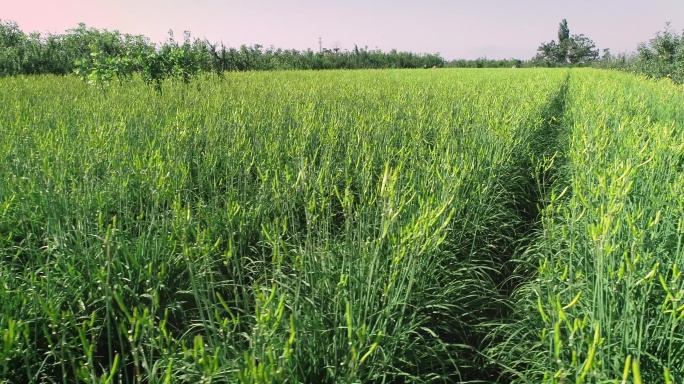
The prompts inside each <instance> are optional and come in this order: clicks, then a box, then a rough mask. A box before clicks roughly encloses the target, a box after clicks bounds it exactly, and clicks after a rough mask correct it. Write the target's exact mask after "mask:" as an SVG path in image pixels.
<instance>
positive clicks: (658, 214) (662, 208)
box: [491, 70, 684, 383]
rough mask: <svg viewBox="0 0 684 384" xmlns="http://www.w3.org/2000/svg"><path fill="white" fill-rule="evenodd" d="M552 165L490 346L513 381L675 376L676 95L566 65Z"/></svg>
mask: <svg viewBox="0 0 684 384" xmlns="http://www.w3.org/2000/svg"><path fill="white" fill-rule="evenodd" d="M567 95H568V96H567V101H566V104H565V108H564V115H563V119H562V126H563V127H565V129H564V131H565V135H567V148H566V149H565V152H564V156H563V157H562V161H561V162H559V163H557V164H556V168H557V173H558V174H560V175H562V177H559V178H557V179H556V181H555V184H554V186H553V188H552V190H551V191H550V193H549V194H548V196H547V199H546V202H545V208H544V210H543V212H542V229H541V231H540V232H539V235H538V239H537V241H535V244H534V246H533V247H531V248H530V249H529V250H528V252H527V253H526V256H525V257H524V258H523V260H521V264H520V266H521V269H523V268H524V267H527V268H529V269H532V268H534V269H536V272H535V273H534V277H535V278H534V279H533V280H532V281H529V282H528V283H527V284H525V285H523V287H521V288H520V289H518V291H517V294H516V297H517V301H516V305H515V311H516V313H517V315H516V316H517V318H518V319H520V320H519V322H514V323H511V324H508V325H506V326H504V327H502V328H500V329H499V332H500V333H502V334H504V335H506V336H505V338H506V342H503V343H501V344H499V345H497V346H495V347H494V348H492V349H491V351H492V356H493V357H494V358H495V359H497V360H498V361H499V362H501V363H502V364H503V365H505V366H506V367H507V368H508V370H509V373H510V377H511V378H512V379H513V381H514V382H528V383H537V382H548V383H568V382H573V383H589V382H591V383H618V382H622V383H627V382H634V383H640V382H643V383H656V382H665V383H677V382H681V381H682V380H684V338H682V331H683V330H682V326H683V325H684V322H683V319H684V316H682V315H683V312H682V309H683V308H684V307H682V298H683V297H684V285H683V280H682V277H681V268H682V266H683V265H684V264H683V263H684V250H683V249H682V240H683V239H684V238H683V236H684V232H683V228H682V225H683V221H684V212H683V211H682V207H683V206H684V198H683V197H682V196H684V190H683V188H684V178H683V173H682V159H683V157H682V156H683V155H684V135H683V134H682V129H683V128H684V114H683V113H682V110H681V105H682V102H684V94H683V93H682V90H681V88H677V87H675V86H673V85H672V84H671V83H668V82H661V83H652V82H649V81H647V80H644V79H642V78H637V77H635V76H632V75H627V74H620V73H614V72H602V71H596V70H573V71H572V74H571V80H570V83H569V89H568V93H567Z"/></svg>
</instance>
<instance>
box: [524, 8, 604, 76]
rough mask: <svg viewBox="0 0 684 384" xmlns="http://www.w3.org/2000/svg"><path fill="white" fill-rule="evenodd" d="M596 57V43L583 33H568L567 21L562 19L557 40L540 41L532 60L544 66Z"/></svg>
mask: <svg viewBox="0 0 684 384" xmlns="http://www.w3.org/2000/svg"><path fill="white" fill-rule="evenodd" d="M598 57H599V51H598V49H596V44H594V42H593V41H592V40H591V39H590V38H588V37H587V36H585V35H583V34H580V35H570V29H569V27H568V22H567V20H566V19H563V20H562V21H561V22H560V24H559V27H558V42H556V41H555V40H551V42H549V43H542V44H541V45H540V46H539V48H537V55H536V56H535V57H534V58H533V59H532V61H534V62H537V63H541V64H543V65H546V66H556V65H565V64H583V63H588V62H591V61H594V60H596V59H598Z"/></svg>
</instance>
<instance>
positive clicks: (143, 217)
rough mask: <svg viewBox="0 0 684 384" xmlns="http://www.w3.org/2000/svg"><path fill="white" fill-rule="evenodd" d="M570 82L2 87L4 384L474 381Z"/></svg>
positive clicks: (388, 77) (411, 75) (14, 83)
mask: <svg viewBox="0 0 684 384" xmlns="http://www.w3.org/2000/svg"><path fill="white" fill-rule="evenodd" d="M564 79H565V72H560V71H541V70H540V71H508V70H506V71H499V72H484V71H483V72H480V71H383V72H378V71H363V72H353V73H347V72H334V73H301V72H282V73H259V74H255V73H240V74H231V75H229V76H226V79H225V81H223V82H218V81H215V79H211V78H207V79H205V80H203V81H200V82H199V83H198V84H197V85H196V87H195V86H192V87H187V86H182V85H174V84H164V88H165V89H164V93H163V94H162V95H159V94H157V93H156V92H154V91H153V90H150V89H147V88H146V87H144V86H143V85H142V84H140V83H139V82H134V83H133V84H132V85H128V86H124V87H119V86H112V87H111V88H109V89H105V90H98V89H90V88H87V87H86V86H85V85H84V84H82V83H80V82H79V81H78V80H77V79H72V78H55V77H31V78H29V77H18V78H13V79H2V81H1V82H0V88H1V89H2V90H3V91H2V92H1V93H0V136H2V138H3V139H2V140H1V141H0V153H2V154H4V155H3V156H2V157H0V177H1V179H2V180H3V181H4V182H3V183H0V281H2V284H1V285H0V308H1V312H0V315H1V316H0V333H2V337H3V342H2V348H0V380H5V381H10V382H38V381H44V382H63V383H70V382H75V381H83V382H91V383H95V382H103V383H107V382H132V383H136V382H138V383H143V382H144V383H169V382H193V383H195V382H226V381H228V382H245V383H247V382H262V383H265V382H398V381H401V382H427V381H442V382H444V381H452V382H453V381H460V380H466V379H472V378H475V377H480V378H485V377H484V376H487V375H489V373H487V372H486V370H484V371H483V367H484V365H483V364H486V363H483V360H482V356H481V355H479V354H477V353H475V352H474V351H475V350H476V349H478V348H480V347H482V342H483V340H485V336H486V335H487V334H488V333H490V332H491V330H492V329H493V328H494V327H496V326H498V325H499V323H500V322H501V321H502V320H501V318H502V317H503V316H505V315H506V313H507V312H508V311H509V310H510V308H509V305H508V301H507V299H506V296H507V292H506V291H505V289H504V288H502V287H503V286H504V285H505V284H503V283H504V281H503V280H504V278H505V276H504V273H503V272H502V271H501V270H500V269H501V266H502V265H503V263H504V262H506V261H507V260H508V259H509V258H510V257H511V256H512V255H513V254H514V253H515V249H516V248H517V247H519V245H520V242H519V240H518V238H519V237H520V236H521V230H520V228H523V227H525V226H529V221H530V220H532V219H534V213H533V212H531V211H530V208H529V207H530V206H531V205H533V203H534V201H533V199H531V197H530V192H529V190H528V188H527V186H529V185H530V182H531V181H533V178H532V177H533V176H534V172H535V169H536V168H537V166H536V165H537V161H536V160H535V156H537V155H540V154H542V152H544V151H543V150H542V149H540V147H539V146H538V145H535V144H534V143H535V142H538V140H539V139H540V138H541V137H543V136H544V130H545V128H546V127H547V126H548V124H547V123H548V119H547V118H546V117H548V116H545V114H546V113H547V112H548V105H549V103H550V100H552V99H553V98H554V95H556V93H557V91H558V89H560V87H561V84H562V82H563V81H564ZM663 145H664V144H663ZM656 163H657V162H655V163H653V164H656ZM637 165H638V164H637V163H635V164H634V169H637V168H636V166H637ZM649 214H650V213H649ZM672 215H673V214H670V213H667V212H663V213H662V215H661V217H662V218H661V220H663V221H661V223H662V222H664V220H665V219H671V218H672V217H674V216H672ZM646 217H648V218H650V217H651V216H640V220H648V219H647V218H646ZM660 225H662V224H660ZM663 228H665V227H663ZM649 244H650V243H649ZM642 259H643V260H644V261H642V262H641V263H640V264H638V265H639V268H642V266H643V268H647V269H648V268H651V267H652V266H651V265H650V264H648V263H649V262H647V261H646V260H649V259H648V258H646V257H645V256H644V257H642ZM646 264H648V265H646ZM506 265H507V264H506ZM662 265H663V267H665V263H663V264H662ZM578 271H579V269H578ZM659 271H664V269H661V270H659ZM576 272H577V271H573V273H576ZM585 273H586V272H585ZM635 276H636V275H635ZM674 276H675V275H674V274H673V275H666V278H667V279H668V280H666V281H670V282H672V283H674V282H675V281H677V280H674V279H675V277H674ZM649 281H650V280H649ZM644 286H647V285H644ZM648 287H654V286H653V285H652V284H651V285H648ZM644 289H645V288H644ZM656 289H657V287H655V288H652V290H653V291H654V292H655V290H656ZM563 292H564V294H565V295H571V294H574V293H575V291H572V292H570V291H567V292H566V291H563ZM544 295H548V294H547V293H544ZM590 296H591V295H589V294H586V293H585V294H584V295H583V296H582V298H581V299H582V301H581V303H580V305H578V308H581V307H582V306H584V305H585V303H586V301H585V300H588V299H589V298H590ZM545 297H546V296H544V298H545ZM564 297H565V296H564ZM602 300H603V299H602ZM673 305H674V304H673ZM672 316H674V315H672ZM673 318H674V317H673ZM592 324H593V323H592ZM668 324H669V323H668ZM590 325H591V324H590ZM642 333H643V332H642ZM643 334H644V335H646V333H643ZM649 334H650V333H649ZM602 335H603V333H602ZM675 347H676V345H674V346H672V345H670V346H666V347H663V348H675ZM602 353H603V352H602ZM640 361H641V360H640ZM489 368H491V366H489ZM478 375H479V376H478ZM495 378H496V377H495V376H492V380H494V379H495Z"/></svg>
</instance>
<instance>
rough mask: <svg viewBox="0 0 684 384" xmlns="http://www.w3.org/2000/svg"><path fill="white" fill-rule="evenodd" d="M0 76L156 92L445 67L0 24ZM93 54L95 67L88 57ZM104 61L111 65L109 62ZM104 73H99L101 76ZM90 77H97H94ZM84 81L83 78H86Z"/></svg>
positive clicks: (356, 53)
mask: <svg viewBox="0 0 684 384" xmlns="http://www.w3.org/2000/svg"><path fill="white" fill-rule="evenodd" d="M0 48H2V49H0V76H8V75H9V76H13V75H19V74H48V73H51V74H58V75H64V74H69V73H74V72H75V71H76V72H78V73H79V75H80V76H86V75H85V74H86V73H88V74H93V75H94V76H95V77H97V78H98V79H100V80H102V81H100V80H96V81H95V83H98V84H106V83H107V80H106V77H108V76H109V75H110V74H111V75H112V77H118V78H119V79H124V78H127V77H129V75H130V73H131V72H139V73H140V74H141V75H142V77H143V78H144V79H145V80H146V82H148V83H149V84H150V85H153V86H154V87H155V88H156V89H157V90H158V91H160V90H161V84H162V83H163V82H164V80H165V79H174V80H177V81H181V82H183V83H189V82H190V81H192V79H193V78H195V77H197V75H198V74H199V73H200V72H215V73H217V74H219V75H221V74H222V73H223V72H225V71H249V70H290V69H317V70H321V69H364V68H432V67H433V66H437V67H442V66H444V64H445V62H444V59H442V58H441V57H440V55H439V54H425V55H422V54H414V53H410V52H397V51H396V50H392V51H390V52H382V51H379V50H368V48H367V47H366V48H358V47H356V48H355V49H354V50H353V51H351V52H350V51H342V50H340V49H335V50H328V49H326V50H324V51H323V52H313V51H311V50H307V51H297V50H294V49H292V50H282V49H276V48H274V47H270V48H267V49H264V47H262V46H261V45H258V44H256V45H253V46H247V45H242V46H241V47H239V48H228V47H226V46H224V45H223V44H221V45H220V46H219V45H218V44H211V43H209V42H208V41H206V40H200V39H196V38H195V39H192V38H191V36H190V33H189V32H187V31H186V32H185V33H184V36H183V42H181V43H179V42H177V41H175V40H174V39H173V32H170V35H169V39H167V41H166V42H164V43H163V44H161V46H156V45H155V44H152V43H150V41H149V39H148V38H146V37H144V36H133V35H128V34H121V33H120V32H119V31H113V32H110V31H107V30H98V29H95V28H87V27H86V25H85V24H79V26H78V27H77V28H74V29H71V30H68V31H66V33H64V34H62V35H48V36H41V35H40V34H38V33H33V34H31V35H29V36H27V35H25V34H24V33H23V32H22V31H21V30H20V29H19V27H18V26H17V24H16V23H14V22H11V21H8V22H4V23H3V22H2V20H0ZM92 53H96V54H97V56H98V58H97V61H98V62H97V63H96V62H95V61H94V59H93V57H92V55H91V54H92ZM110 60H114V61H111V62H110ZM103 71H104V74H103ZM95 72H97V73H98V74H97V75H96V74H95ZM86 77H87V76H86Z"/></svg>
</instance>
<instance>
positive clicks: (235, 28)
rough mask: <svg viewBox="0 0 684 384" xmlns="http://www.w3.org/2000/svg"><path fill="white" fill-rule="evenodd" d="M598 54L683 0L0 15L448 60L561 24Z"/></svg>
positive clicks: (57, 3) (59, 3) (227, 6)
mask: <svg viewBox="0 0 684 384" xmlns="http://www.w3.org/2000/svg"><path fill="white" fill-rule="evenodd" d="M563 18H566V19H568V23H569V26H570V32H571V33H573V34H575V33H576V34H579V33H583V34H585V35H587V36H588V37H589V38H591V39H593V40H594V41H595V42H596V45H597V47H598V48H601V49H603V48H606V47H608V48H610V49H611V51H612V52H613V53H617V52H622V51H626V50H629V51H632V50H634V49H635V48H636V46H637V44H638V43H639V42H643V41H647V40H648V39H650V38H652V37H653V36H654V34H655V33H656V32H657V31H661V30H663V29H664V27H665V22H667V21H671V22H672V27H673V28H674V29H675V30H677V31H681V30H682V28H684V0H638V1H637V0H594V1H590V0H564V1H558V0H517V1H510V0H508V1H502V0H489V1H475V0H470V1H465V0H422V1H406V0H365V1H364V0H345V1H343V0H329V1H313V0H249V1H247V0H244V1H234V0H223V1H221V0H194V1H191V0H185V1H180V0H0V19H2V20H13V21H16V22H17V23H18V24H19V27H20V28H21V29H22V30H24V31H25V32H32V31H39V32H53V33H55V32H56V33H62V32H64V31H65V30H67V29H71V28H75V27H76V26H77V25H78V23H79V22H84V23H86V24H87V25H88V26H89V27H96V28H106V29H109V30H114V29H118V30H119V31H121V32H123V33H131V34H144V35H146V36H148V37H150V38H151V39H152V41H155V42H160V41H163V40H164V39H165V38H166V36H167V32H168V30H169V29H173V30H174V33H175V35H176V36H177V37H180V36H182V32H183V31H184V30H190V31H191V32H192V35H193V36H195V37H205V38H207V39H209V40H210V41H211V42H218V41H223V42H224V43H225V44H226V45H228V46H234V47H238V46H240V45H241V44H248V45H251V44H261V45H263V46H266V47H268V46H270V45H273V46H275V47H279V48H284V49H288V48H295V49H306V48H312V49H314V50H317V49H318V38H319V37H321V38H322V39H323V46H324V47H331V46H332V45H333V43H334V42H338V43H339V46H340V47H341V48H342V49H352V48H353V47H354V44H355V43H356V44H358V45H359V47H364V46H368V47H369V48H371V49H374V48H376V47H377V48H380V49H382V50H389V49H393V48H395V49H398V50H405V51H413V52H424V53H435V52H440V53H441V54H442V56H443V57H444V58H446V59H456V58H470V59H474V58H477V57H481V56H486V57H488V58H491V59H499V58H509V57H516V58H522V59H529V58H530V57H532V56H533V55H534V54H535V51H536V48H537V46H539V44H540V43H541V42H543V41H550V40H552V39H556V31H557V29H558V23H559V22H560V20H561V19H563Z"/></svg>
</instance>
